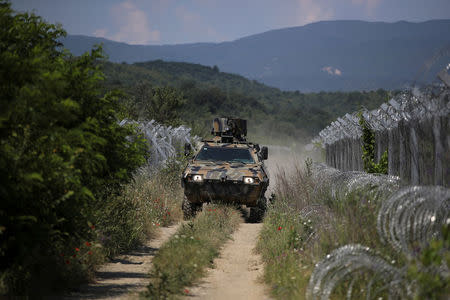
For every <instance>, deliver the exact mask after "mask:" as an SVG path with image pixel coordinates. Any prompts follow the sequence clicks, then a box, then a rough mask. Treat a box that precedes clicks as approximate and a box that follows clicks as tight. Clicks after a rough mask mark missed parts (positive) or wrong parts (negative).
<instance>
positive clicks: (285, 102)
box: [103, 60, 390, 144]
mask: <svg viewBox="0 0 450 300" xmlns="http://www.w3.org/2000/svg"><path fill="white" fill-rule="evenodd" d="M103 70H104V73H105V83H104V88H105V91H108V90H111V89H121V90H122V91H124V92H125V93H126V95H127V96H126V97H124V98H123V103H124V104H125V106H126V107H127V108H128V109H127V113H129V115H130V117H131V118H147V119H152V118H154V119H156V120H158V121H162V122H166V121H167V120H162V119H160V118H158V117H157V116H156V115H155V114H154V113H153V114H152V113H149V112H146V108H145V107H146V105H148V103H149V101H150V102H151V101H160V100H155V99H156V98H158V97H159V96H158V95H159V94H158V93H157V92H156V91H157V90H159V89H160V88H164V89H170V90H171V93H173V95H177V97H178V98H177V97H175V98H177V99H178V100H174V102H175V103H173V105H169V104H168V101H166V104H165V105H167V107H166V108H165V109H170V110H174V111H176V112H177V113H176V114H177V118H178V122H182V123H185V124H189V125H190V126H191V127H193V128H194V129H196V131H195V132H196V133H197V132H198V134H200V135H204V134H207V133H208V132H209V129H210V128H209V127H210V123H211V120H212V118H214V117H216V116H236V117H242V118H247V119H249V120H250V122H249V126H250V129H249V134H250V137H251V138H255V139H258V141H260V142H261V141H262V142H266V143H267V142H269V143H280V142H281V143H283V142H284V141H286V140H287V139H290V140H295V141H296V142H297V143H299V144H301V143H303V142H307V141H308V140H309V139H310V138H311V137H312V136H314V135H316V134H317V133H318V132H319V131H320V130H321V129H322V128H324V127H325V126H326V125H327V124H328V123H330V122H331V121H333V120H335V119H336V118H337V117H339V116H340V115H343V114H345V113H347V112H349V111H355V110H358V109H360V108H361V107H364V108H366V109H374V108H376V107H378V106H379V105H380V104H381V103H383V102H386V101H387V100H388V97H389V95H390V92H388V91H385V90H381V89H380V90H377V91H367V92H320V93H301V92H299V91H295V92H287V91H281V90H279V89H277V88H272V87H269V86H266V85H264V84H262V83H259V82H257V81H255V80H249V79H246V78H244V77H242V76H240V75H235V74H229V73H224V72H220V70H219V68H218V67H217V66H214V67H208V66H202V65H198V64H190V63H180V62H164V61H161V60H156V61H150V62H143V63H135V64H126V63H122V64H116V63H111V62H106V63H104V65H103ZM155 97H156V98H155ZM175 98H174V99H175ZM150 99H154V100H150ZM169 102H170V101H169ZM169 123H170V122H169Z"/></svg>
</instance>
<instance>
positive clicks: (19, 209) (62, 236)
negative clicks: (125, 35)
mask: <svg viewBox="0 0 450 300" xmlns="http://www.w3.org/2000/svg"><path fill="white" fill-rule="evenodd" d="M10 6H11V5H10V3H9V2H5V1H2V2H0V24H1V28H0V108H1V109H0V182H1V185H0V199H1V201H0V271H1V274H15V276H13V275H11V276H10V275H8V276H6V275H5V276H3V275H2V276H1V278H0V280H1V281H4V282H0V289H1V287H2V286H5V285H6V286H7V287H8V288H9V289H10V291H12V292H13V293H19V294H22V293H24V292H25V290H26V288H30V286H28V284H29V282H30V281H31V280H32V279H36V277H39V275H37V274H36V272H39V271H40V272H42V270H45V269H47V268H50V265H49V264H46V265H41V266H39V263H40V262H41V263H42V262H43V261H47V262H49V261H51V262H54V259H53V258H54V257H57V255H59V253H60V252H59V251H62V250H63V249H65V248H67V247H70V246H71V245H72V244H73V243H74V242H77V241H79V240H80V239H83V238H87V237H88V236H89V228H88V226H87V223H88V221H89V220H90V219H91V217H92V215H93V210H94V208H95V207H96V205H97V204H98V203H99V202H101V201H105V200H106V198H105V197H104V195H105V190H108V191H111V192H118V190H119V187H120V185H121V184H123V183H125V182H128V181H129V180H130V179H131V175H132V172H133V170H134V169H135V168H136V167H137V166H139V165H140V164H142V163H143V153H144V152H143V151H144V148H143V145H141V143H139V142H138V141H135V142H134V141H129V140H127V139H126V137H127V136H129V135H132V134H133V133H134V131H133V129H132V128H131V127H121V126H119V124H118V119H117V117H116V112H117V111H120V107H119V105H118V93H116V92H111V93H108V94H106V95H102V94H101V91H100V86H101V85H100V83H101V82H102V80H103V77H104V76H103V73H102V71H101V69H100V66H101V64H100V63H99V62H101V61H102V59H103V56H102V50H101V48H95V49H93V50H92V51H91V53H86V54H84V55H82V56H81V57H79V58H75V57H73V56H72V55H71V54H70V53H68V52H66V51H63V50H62V49H61V44H60V42H59V40H60V38H61V37H62V36H64V35H65V32H64V30H63V29H62V28H61V27H60V26H57V25H52V24H48V23H46V22H44V21H43V20H42V19H41V18H40V17H38V16H36V15H34V14H27V13H25V14H15V13H14V12H13V11H12V10H11V7H10ZM46 257H48V258H49V259H47V260H46V259H43V258H46ZM6 270H8V272H6ZM5 282H6V283H5ZM1 292H4V291H1V290H0V294H1Z"/></svg>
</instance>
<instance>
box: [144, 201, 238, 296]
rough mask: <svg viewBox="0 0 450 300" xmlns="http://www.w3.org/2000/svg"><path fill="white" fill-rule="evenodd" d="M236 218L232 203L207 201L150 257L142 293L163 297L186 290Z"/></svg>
mask: <svg viewBox="0 0 450 300" xmlns="http://www.w3.org/2000/svg"><path fill="white" fill-rule="evenodd" d="M240 220H241V216H240V213H239V212H238V211H237V210H236V209H234V208H233V207H230V206H223V205H210V206H208V208H207V209H204V210H203V211H202V212H201V213H200V214H199V215H198V217H197V218H196V219H195V220H193V221H190V222H188V223H186V224H184V225H182V227H181V228H180V229H179V230H178V231H177V233H176V234H175V235H174V236H173V237H171V238H170V240H169V241H167V242H166V243H165V244H164V245H163V246H162V247H161V249H160V250H159V251H158V254H157V255H156V257H155V258H154V259H153V269H152V271H151V272H150V278H151V280H150V284H149V286H148V290H147V292H146V293H145V294H144V295H145V296H146V297H148V298H151V299H166V298H170V297H172V296H175V295H177V294H178V295H179V294H188V293H189V290H187V289H185V287H186V286H190V285H192V284H193V283H195V282H196V280H198V279H199V278H201V277H202V276H203V275H204V274H205V271H206V269H207V267H209V266H211V265H212V262H213V259H214V258H215V257H217V256H218V254H219V249H220V247H221V246H222V245H223V244H224V243H225V241H226V240H227V239H228V238H229V237H230V235H231V233H232V232H233V231H234V230H235V229H236V228H237V226H238V224H239V222H240Z"/></svg>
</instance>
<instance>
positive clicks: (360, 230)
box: [257, 167, 404, 299]
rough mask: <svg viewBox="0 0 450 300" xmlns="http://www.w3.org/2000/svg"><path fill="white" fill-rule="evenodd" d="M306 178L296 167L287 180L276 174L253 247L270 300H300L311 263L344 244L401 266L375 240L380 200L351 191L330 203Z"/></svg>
mask: <svg viewBox="0 0 450 300" xmlns="http://www.w3.org/2000/svg"><path fill="white" fill-rule="evenodd" d="M308 174H310V173H309V172H307V171H303V170H301V168H299V167H298V168H296V170H295V172H294V173H293V174H289V175H286V174H279V180H278V181H277V182H278V186H277V187H276V189H275V194H276V201H275V202H274V204H273V205H272V206H271V207H270V208H269V210H268V212H267V215H266V217H265V219H264V226H263V230H262V231H261V234H260V239H259V242H258V245H257V250H258V251H259V252H260V253H261V255H262V257H263V260H264V262H265V264H266V267H265V273H264V280H265V282H266V283H267V284H268V285H269V286H271V292H272V295H273V296H274V297H275V298H276V299H301V298H304V297H305V292H306V288H307V285H308V282H309V278H310V275H311V273H312V271H313V270H314V268H315V265H316V263H318V262H319V261H320V260H322V259H323V258H324V257H325V256H326V255H327V254H329V253H330V252H331V251H333V250H334V249H336V248H338V247H341V246H344V245H347V244H362V245H365V246H368V247H370V248H371V249H374V250H375V251H377V252H378V253H380V254H381V255H383V256H384V257H386V258H389V261H396V262H397V263H401V262H402V261H403V260H404V258H403V257H400V256H399V255H398V254H397V253H396V252H395V251H393V249H391V248H390V247H389V246H386V245H383V244H382V243H381V242H380V240H379V238H378V234H377V231H376V214H377V211H378V206H379V203H380V201H378V199H377V197H378V196H380V195H376V194H374V193H371V191H370V190H357V191H354V192H352V193H348V194H346V195H345V196H341V197H342V198H340V199H336V198H331V196H330V193H329V192H327V191H326V190H324V189H322V188H321V187H320V186H319V185H318V184H317V183H316V182H314V181H313V179H312V178H311V177H310V176H309V175H308ZM334 297H336V298H338V299H341V298H345V288H342V289H339V288H338V289H337V290H336V291H335V292H334V294H333V296H332V299H333V298H334Z"/></svg>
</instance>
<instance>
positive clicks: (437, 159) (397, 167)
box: [312, 85, 450, 186]
mask: <svg viewBox="0 0 450 300" xmlns="http://www.w3.org/2000/svg"><path fill="white" fill-rule="evenodd" d="M449 112H450V87H447V86H444V85H441V86H438V87H436V86H432V87H431V86H430V87H428V88H425V89H422V90H419V89H417V88H415V89H412V90H409V91H404V92H402V93H401V94H399V95H398V96H396V97H394V98H392V99H390V100H389V101H388V102H387V103H383V104H382V105H381V106H380V107H379V108H378V109H375V110H372V111H367V110H363V111H361V112H360V113H361V114H362V117H364V119H365V121H366V122H367V124H368V126H369V127H370V129H371V130H373V131H374V133H375V159H376V161H380V158H381V156H382V155H383V153H384V152H385V151H386V150H387V151H388V174H389V175H394V176H399V177H400V178H401V179H402V180H403V181H404V182H405V183H409V184H414V185H417V184H422V185H429V184H431V185H444V186H449V182H450V168H448V166H449V164H450V135H449V132H450V119H449ZM358 114H359V112H355V113H352V114H346V115H345V116H343V117H340V118H338V119H337V120H336V121H334V122H332V123H331V124H330V125H329V126H327V127H326V128H325V129H323V130H322V131H321V132H320V133H319V136H318V137H316V138H315V139H313V141H312V143H313V144H316V145H317V144H321V145H322V147H324V148H325V152H326V163H327V164H328V165H329V166H332V167H334V168H337V169H339V170H342V171H362V170H363V161H362V155H363V153H362V139H361V137H362V130H361V127H360V125H359V118H360V117H359V115H358Z"/></svg>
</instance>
